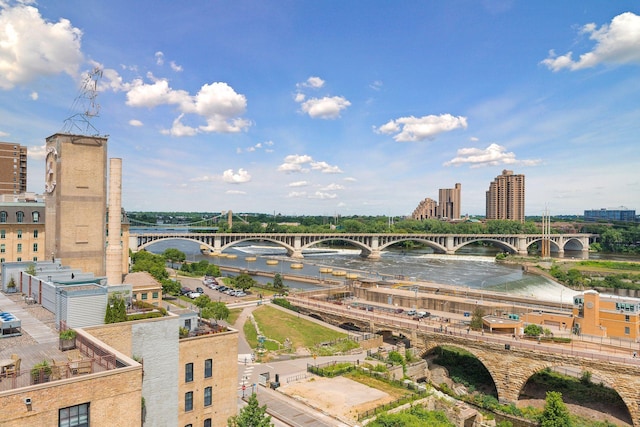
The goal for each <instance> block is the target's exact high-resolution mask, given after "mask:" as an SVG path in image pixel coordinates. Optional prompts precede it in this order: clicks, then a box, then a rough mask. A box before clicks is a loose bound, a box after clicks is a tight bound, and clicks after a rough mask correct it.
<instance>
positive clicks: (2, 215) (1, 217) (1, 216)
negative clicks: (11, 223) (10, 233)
mask: <svg viewBox="0 0 640 427" xmlns="http://www.w3.org/2000/svg"><path fill="white" fill-rule="evenodd" d="M0 222H7V211H0Z"/></svg>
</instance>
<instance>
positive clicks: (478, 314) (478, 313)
mask: <svg viewBox="0 0 640 427" xmlns="http://www.w3.org/2000/svg"><path fill="white" fill-rule="evenodd" d="M483 317H484V310H483V309H482V307H480V306H477V307H476V308H475V310H473V315H472V316H471V322H470V323H469V327H470V328H471V329H473V330H474V331H479V330H481V329H482V328H483V327H484V325H483V323H482V318H483Z"/></svg>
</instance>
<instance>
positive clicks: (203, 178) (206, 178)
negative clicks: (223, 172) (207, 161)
mask: <svg viewBox="0 0 640 427" xmlns="http://www.w3.org/2000/svg"><path fill="white" fill-rule="evenodd" d="M217 179H218V178H216V177H215V176H211V175H203V176H199V177H197V178H192V179H190V181H191V182H212V181H216V180H217Z"/></svg>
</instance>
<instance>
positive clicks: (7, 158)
mask: <svg viewBox="0 0 640 427" xmlns="http://www.w3.org/2000/svg"><path fill="white" fill-rule="evenodd" d="M26 191H27V147H24V146H22V145H19V144H13V143H11V142H0V194H21V193H26Z"/></svg>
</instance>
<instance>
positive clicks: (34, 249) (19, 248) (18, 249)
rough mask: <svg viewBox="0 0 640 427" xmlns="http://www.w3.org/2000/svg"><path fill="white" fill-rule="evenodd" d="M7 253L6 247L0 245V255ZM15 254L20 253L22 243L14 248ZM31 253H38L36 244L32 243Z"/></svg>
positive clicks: (2, 244)
mask: <svg viewBox="0 0 640 427" xmlns="http://www.w3.org/2000/svg"><path fill="white" fill-rule="evenodd" d="M6 252H7V245H5V244H4V243H1V244H0V254H4V253H6ZM16 252H18V253H22V243H18V245H17V246H16ZM33 252H38V244H37V243H34V244H33Z"/></svg>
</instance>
